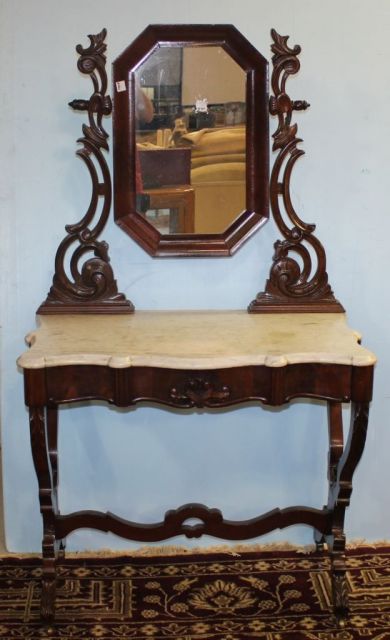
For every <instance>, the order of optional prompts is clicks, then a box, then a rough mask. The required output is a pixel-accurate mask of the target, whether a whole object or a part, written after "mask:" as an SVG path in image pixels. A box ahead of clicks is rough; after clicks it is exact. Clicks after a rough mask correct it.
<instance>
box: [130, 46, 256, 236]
mask: <svg viewBox="0 0 390 640" xmlns="http://www.w3.org/2000/svg"><path fill="white" fill-rule="evenodd" d="M133 73H134V90H135V102H134V104H135V122H136V147H137V151H136V155H137V158H136V161H137V165H138V166H137V183H136V209H137V212H138V213H139V214H140V215H142V216H144V217H145V218H146V220H147V221H148V222H149V223H150V224H151V225H153V226H154V227H155V229H157V230H158V231H159V232H160V233H161V234H193V233H195V234H208V233H211V234H215V233H221V232H223V231H224V230H225V229H227V228H228V227H229V226H230V225H231V224H232V222H233V221H234V220H235V219H236V218H237V216H239V215H240V214H241V212H242V211H243V210H244V209H245V199H246V73H245V72H244V70H243V69H242V68H241V67H240V66H239V65H238V64H237V63H236V62H235V60H233V58H232V57H231V56H230V55H229V54H228V53H227V52H226V51H225V50H224V49H223V48H222V47H220V46H202V47H197V46H178V47H158V48H156V49H155V50H154V51H153V52H152V53H151V55H150V56H149V57H148V58H147V59H146V60H145V61H144V62H142V64H140V65H139V67H138V68H137V69H136V70H135V71H134V72H133Z"/></svg>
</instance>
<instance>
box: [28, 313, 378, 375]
mask: <svg viewBox="0 0 390 640" xmlns="http://www.w3.org/2000/svg"><path fill="white" fill-rule="evenodd" d="M38 325H39V328H38V329H37V330H35V331H32V332H31V333H30V334H29V335H28V336H27V338H26V342H27V344H28V345H29V346H30V349H29V350H28V351H26V352H25V353H23V354H22V355H21V356H20V358H19V359H18V364H19V366H20V367H22V368H27V369H29V368H30V369H34V368H41V367H53V366H59V365H60V366H61V365H62V366H65V365H70V364H97V365H106V366H110V367H113V368H122V367H129V366H157V367H165V368H176V369H214V368H226V367H234V366H239V365H266V366H269V367H283V366H285V365H287V364H294V363H300V362H323V363H335V364H352V365H354V366H366V365H372V364H374V363H375V360H376V358H375V356H374V354H372V353H371V352H370V351H368V350H367V349H365V348H363V347H362V346H360V345H359V344H358V343H357V340H358V338H359V334H357V333H356V332H355V331H352V330H351V329H350V328H349V327H348V325H347V322H346V317H345V315H344V314H328V313H323V314H318V313H312V314H310V313H305V314H298V313H297V314H264V315H263V314H249V313H247V312H246V311H136V312H135V313H134V314H133V315H122V316H109V315H57V316H56V315H54V316H38Z"/></svg>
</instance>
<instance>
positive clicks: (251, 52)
mask: <svg viewBox="0 0 390 640" xmlns="http://www.w3.org/2000/svg"><path fill="white" fill-rule="evenodd" d="M183 45H191V46H206V45H207V46H219V47H221V48H223V49H224V50H225V51H226V52H227V53H228V54H229V55H230V56H231V58H232V59H233V60H234V61H235V62H236V63H237V64H238V65H239V66H240V67H241V68H242V69H243V70H244V71H245V72H246V105H247V119H246V209H245V210H244V211H243V212H242V213H241V214H239V212H237V213H238V215H237V218H236V219H235V220H234V221H233V222H232V224H231V225H230V226H229V227H228V228H227V229H226V230H225V231H223V232H222V233H215V234H174V235H173V234H167V235H162V234H160V233H159V231H157V229H155V228H154V227H153V226H152V225H151V224H150V223H149V222H148V221H147V220H146V219H145V218H143V217H142V216H141V215H140V214H139V213H138V212H137V210H136V177H135V173H136V171H135V165H136V139H135V131H136V127H135V117H134V108H133V105H134V90H133V88H132V86H131V85H132V84H133V83H132V82H130V81H129V74H130V72H131V71H132V70H134V69H136V68H137V67H138V66H139V64H140V63H141V62H142V61H143V60H144V59H145V58H146V57H147V56H148V54H150V53H151V52H152V51H153V50H155V49H156V48H157V47H159V46H162V47H167V46H172V47H181V46H183ZM267 70H268V62H267V60H266V59H265V58H264V57H263V56H262V55H261V54H260V53H259V52H258V51H257V50H256V49H255V48H254V47H253V45H251V44H250V42H248V40H246V38H244V37H243V36H242V35H241V34H240V32H239V31H238V30H237V29H236V28H235V27H233V26H232V25H150V26H148V27H147V28H146V29H145V30H144V31H143V32H142V33H141V34H140V36H138V38H137V39H136V40H135V41H134V42H133V43H132V44H131V45H130V46H129V47H127V48H126V49H125V50H124V51H123V53H121V54H120V56H119V57H118V58H117V59H116V60H115V61H114V63H113V95H114V99H113V103H114V109H113V140H114V147H113V150H114V217H115V221H116V223H117V224H118V225H119V226H120V227H121V228H122V229H123V230H124V231H125V232H126V233H127V234H128V235H130V236H131V237H132V238H133V239H134V240H135V241H136V242H137V243H138V244H139V245H140V246H141V247H143V249H145V250H146V251H147V252H148V253H149V254H150V255H152V256H158V257H160V256H165V257H193V256H228V255H231V254H233V253H234V252H235V251H237V249H238V248H239V247H240V246H241V245H242V244H243V242H244V241H245V240H247V239H248V238H249V237H250V236H251V235H252V234H253V233H254V231H256V230H257V229H258V228H259V227H261V226H262V225H263V224H264V223H265V222H266V220H267V218H268V215H269V124H268V122H269V115H268V73H267ZM117 83H121V84H117ZM124 83H125V87H126V88H125V89H124ZM118 87H119V90H118Z"/></svg>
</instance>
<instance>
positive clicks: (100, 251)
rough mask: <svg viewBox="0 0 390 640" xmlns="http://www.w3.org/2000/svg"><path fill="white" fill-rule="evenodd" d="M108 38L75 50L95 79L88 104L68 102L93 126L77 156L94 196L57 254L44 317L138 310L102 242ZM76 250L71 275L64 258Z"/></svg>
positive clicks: (107, 193)
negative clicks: (118, 280)
mask: <svg viewBox="0 0 390 640" xmlns="http://www.w3.org/2000/svg"><path fill="white" fill-rule="evenodd" d="M105 36H106V30H105V29H103V30H102V31H101V32H100V33H98V34H97V35H91V36H89V39H90V41H91V44H90V46H89V47H87V48H85V49H84V48H83V47H82V46H81V45H80V44H79V45H77V47H76V51H77V53H78V54H79V55H80V57H79V59H78V62H77V67H78V69H79V71H81V73H84V74H87V75H89V76H90V77H91V80H92V84H93V93H92V95H91V97H90V99H89V100H73V101H72V102H70V103H69V104H70V106H71V107H72V108H73V109H76V110H79V111H87V112H88V124H84V125H83V127H82V131H83V137H82V138H80V139H79V140H78V142H79V143H81V144H82V148H81V149H79V150H78V151H77V155H78V156H79V157H80V158H82V159H83V161H84V162H85V164H86V165H87V168H88V171H89V173H90V176H91V180H92V196H91V201H90V204H89V207H88V210H87V212H86V214H85V215H84V217H83V218H82V219H81V220H80V221H79V222H77V223H76V224H71V225H67V226H66V227H65V229H66V231H67V235H66V236H65V238H64V239H63V240H62V242H61V243H60V245H59V247H58V250H57V254H56V258H55V273H54V277H53V284H52V287H51V289H50V292H49V294H48V296H47V299H46V300H45V302H44V303H43V304H42V305H41V306H40V307H39V309H38V313H40V314H48V313H54V314H56V313H131V312H132V311H133V310H134V307H133V305H132V303H131V302H129V301H128V300H126V297H125V296H124V295H123V294H122V293H119V292H118V289H117V285H116V281H115V279H114V274H113V270H112V267H111V265H110V259H109V256H108V245H107V243H106V242H104V241H102V240H99V239H98V238H99V236H100V234H101V232H102V231H103V228H104V226H105V224H106V222H107V218H108V216H109V213H110V206H111V177H110V172H109V169H108V166H107V163H106V160H105V158H104V156H103V153H102V149H104V150H106V151H107V150H108V143H107V139H108V134H107V132H106V131H105V130H104V128H103V125H102V119H103V116H105V115H109V114H110V113H111V110H112V105H111V99H110V96H108V95H106V91H107V74H106V69H105V63H106V58H105V55H104V53H105V50H106V44H105V43H104V39H105ZM99 172H100V175H101V179H100V178H99ZM100 203H101V208H100V214H99V213H98V206H99V204H100ZM72 249H73V253H72V254H71V256H70V259H69V270H68V272H69V275H68V273H67V271H66V269H65V260H66V259H67V256H68V252H70V251H71V250H72ZM87 256H89V257H87ZM85 258H87V259H85ZM84 259H85V261H84V262H83V260H84Z"/></svg>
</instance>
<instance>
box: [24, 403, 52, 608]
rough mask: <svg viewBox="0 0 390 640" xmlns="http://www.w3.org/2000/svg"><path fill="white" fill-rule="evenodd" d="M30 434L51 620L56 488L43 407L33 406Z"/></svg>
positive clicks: (46, 600)
mask: <svg viewBox="0 0 390 640" xmlns="http://www.w3.org/2000/svg"><path fill="white" fill-rule="evenodd" d="M52 435H53V434H52ZM30 436H31V450H32V456H33V461H34V466H35V471H36V474H37V479H38V486H39V503H40V507H41V514H42V519H43V540H42V559H43V575H42V599H41V617H42V619H43V620H46V621H51V620H53V618H54V610H55V594H56V537H55V513H56V495H55V493H56V489H55V485H54V473H53V471H52V464H51V459H50V454H49V442H48V440H49V438H48V437H47V434H46V421H45V407H43V406H39V407H30Z"/></svg>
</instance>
